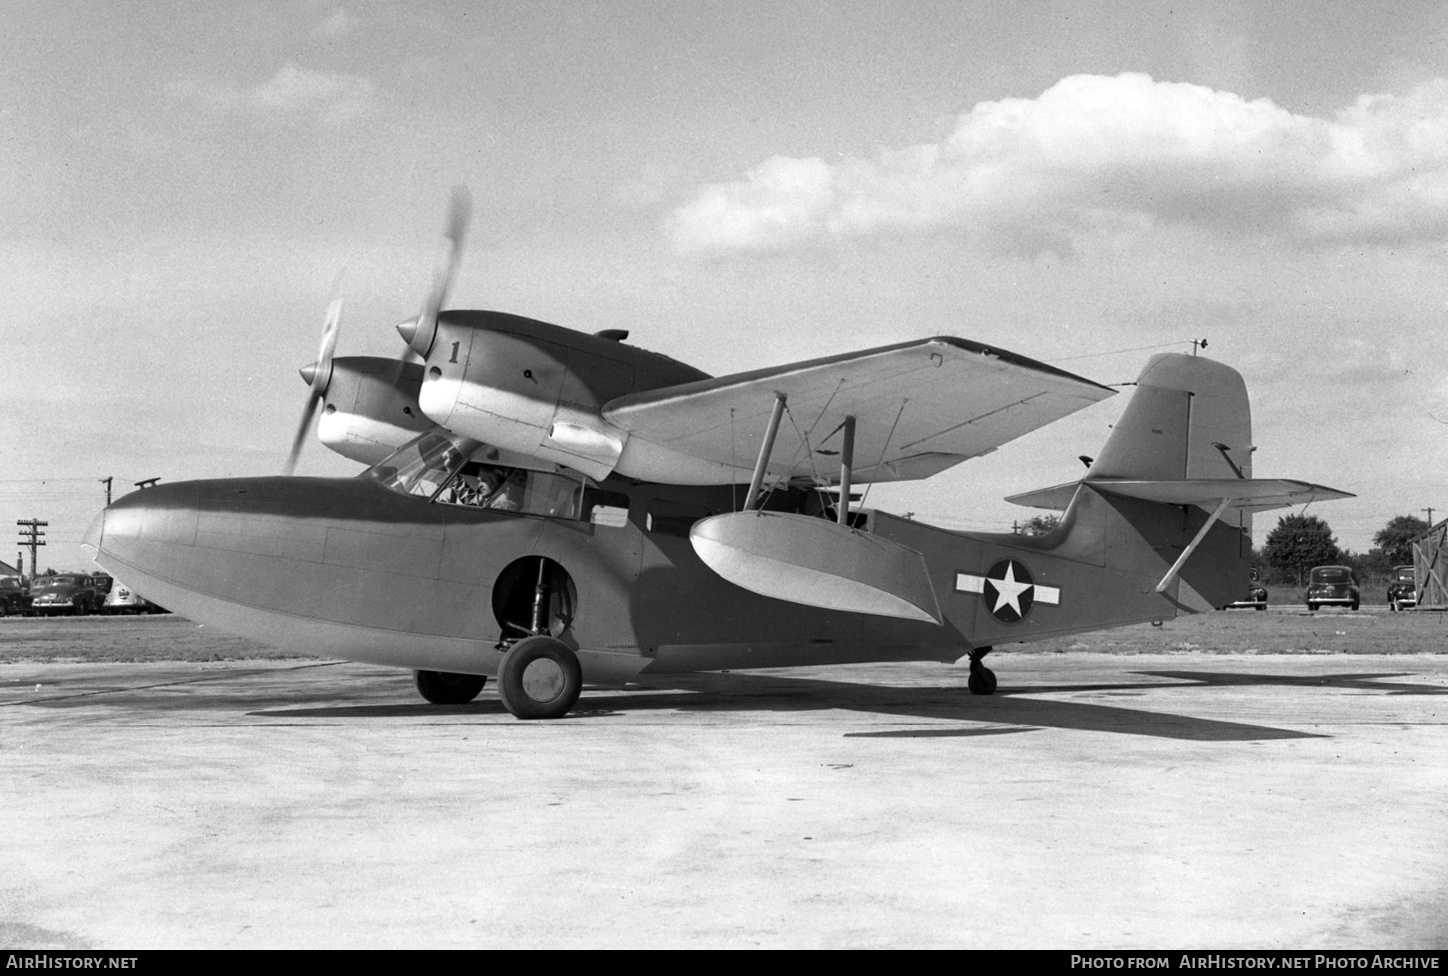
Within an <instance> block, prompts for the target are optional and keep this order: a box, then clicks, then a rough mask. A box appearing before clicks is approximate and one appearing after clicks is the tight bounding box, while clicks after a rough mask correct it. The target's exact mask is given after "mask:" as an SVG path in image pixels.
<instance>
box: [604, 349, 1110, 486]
mask: <svg viewBox="0 0 1448 976" xmlns="http://www.w3.org/2000/svg"><path fill="white" fill-rule="evenodd" d="M1114 392H1115V391H1114V390H1112V389H1110V388H1108V387H1105V386H1101V385H1099V384H1097V383H1093V382H1091V381H1090V380H1087V379H1084V378H1082V377H1080V376H1076V375H1074V374H1072V373H1067V372H1065V371H1063V370H1060V369H1056V368H1055V367H1054V366H1048V365H1046V364H1045V363H1040V362H1036V361H1035V360H1032V359H1027V358H1025V357H1024V356H1017V355H1015V354H1013V353H1009V352H1005V351H1003V350H999V349H995V348H992V347H989V346H985V345H981V344H979V343H974V342H969V341H967V340H964V339H955V338H950V337H945V336H939V337H935V338H931V339H922V340H916V341H913V342H906V343H901V344H898V345H893V346H882V347H880V348H877V349H867V350H864V351H861V352H854V353H847V354H844V355H839V356H831V357H828V358H825V359H816V360H811V361H809V362H803V363H795V364H793V365H788V366H780V367H776V368H773V369H764V370H756V371H753V372H748V373H737V374H734V375H732V376H722V377H718V378H715V379H708V380H699V381H697V382H693V383H686V384H682V385H679V386H671V387H665V388H662V389H657V390H650V391H647V392H643V393H635V394H630V395H627V396H622V397H618V398H617V399H614V400H611V401H610V402H608V403H606V404H605V405H604V407H603V417H604V419H605V420H607V421H608V422H610V423H612V424H614V425H615V426H617V427H619V428H621V429H623V430H625V431H627V432H628V433H629V437H630V442H631V443H632V442H633V441H644V442H647V443H649V444H652V445H655V446H656V447H658V448H661V449H663V451H664V452H666V453H669V454H675V455H682V456H685V457H688V458H692V459H698V460H702V461H706V462H709V463H712V464H717V465H721V466H727V467H731V468H735V469H740V470H743V471H748V470H749V468H750V467H751V466H752V465H753V464H754V460H755V457H756V456H757V454H758V451H759V447H760V444H761V442H762V440H763V437H764V432H765V430H766V427H767V425H768V421H769V418H770V415H771V412H772V410H773V408H774V404H775V401H776V398H777V397H783V398H784V400H785V410H786V415H785V420H784V422H783V423H781V425H780V427H779V434H778V438H777V440H776V441H775V445H774V450H773V451H772V453H771V458H772V460H771V462H770V463H769V465H768V471H769V474H770V476H772V477H774V478H812V479H814V480H817V481H829V480H832V476H833V475H834V474H835V471H833V470H832V468H833V462H832V460H831V459H832V458H834V457H837V456H838V455H839V453H840V450H841V442H842V440H843V437H842V434H841V429H842V427H843V425H844V423H845V420H846V418H849V417H854V418H855V419H856V430H855V443H854V457H855V467H854V476H853V477H854V480H856V481H903V480H912V479H918V478H925V477H929V476H930V475H933V474H935V473H936V472H939V471H942V470H944V469H946V468H948V467H951V466H952V465H955V464H959V463H960V462H961V461H964V460H966V459H967V458H972V457H978V456H980V455H982V454H987V453H989V452H990V451H993V450H995V449H996V448H997V447H999V446H1000V445H1002V444H1004V443H1006V442H1007V441H1011V440H1014V439H1015V438H1017V437H1020V436H1021V435H1023V434H1027V433H1029V432H1031V431H1033V430H1035V429H1036V428H1038V427H1042V426H1045V425H1046V424H1049V423H1051V422H1052V421H1055V420H1059V419H1060V418H1062V417H1064V416H1066V415H1068V414H1071V413H1074V412H1075V411H1077V410H1080V409H1082V408H1083V407H1087V406H1090V405H1091V404H1092V403H1095V402H1097V401H1099V400H1103V399H1105V398H1106V397H1108V396H1111V395H1112V394H1113V393H1114ZM815 455H825V457H824V458H819V457H816V456H815Z"/></svg>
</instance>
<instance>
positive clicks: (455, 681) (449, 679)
mask: <svg viewBox="0 0 1448 976" xmlns="http://www.w3.org/2000/svg"><path fill="white" fill-rule="evenodd" d="M415 677H416V679H417V690H418V691H419V692H421V693H422V697H424V698H426V699H427V700H428V701H430V702H432V703H433V704H434V705H466V704H467V703H468V702H470V701H472V700H473V699H474V698H476V697H478V693H479V692H481V691H482V690H483V685H485V684H487V681H488V679H487V678H485V677H483V676H482V675H481V674H454V673H453V672H451V671H418V672H417V673H416V675H415Z"/></svg>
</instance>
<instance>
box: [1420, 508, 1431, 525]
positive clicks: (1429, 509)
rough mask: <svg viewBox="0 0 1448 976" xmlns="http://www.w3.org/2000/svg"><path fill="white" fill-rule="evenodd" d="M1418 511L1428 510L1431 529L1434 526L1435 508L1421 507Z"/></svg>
mask: <svg viewBox="0 0 1448 976" xmlns="http://www.w3.org/2000/svg"><path fill="white" fill-rule="evenodd" d="M1418 511H1420V512H1427V513H1428V528H1430V529H1431V528H1432V527H1433V509H1432V508H1431V507H1429V508H1420V509H1418Z"/></svg>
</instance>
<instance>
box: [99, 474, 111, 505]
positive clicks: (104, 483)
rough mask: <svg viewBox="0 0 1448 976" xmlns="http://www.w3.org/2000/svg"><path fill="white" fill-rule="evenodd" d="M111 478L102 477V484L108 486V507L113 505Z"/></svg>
mask: <svg viewBox="0 0 1448 976" xmlns="http://www.w3.org/2000/svg"><path fill="white" fill-rule="evenodd" d="M111 480H112V479H111V478H109V477H106V478H102V479H101V484H103V485H105V486H106V508H110V507H111Z"/></svg>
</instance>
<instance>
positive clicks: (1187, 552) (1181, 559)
mask: <svg viewBox="0 0 1448 976" xmlns="http://www.w3.org/2000/svg"><path fill="white" fill-rule="evenodd" d="M1233 501H1234V499H1231V498H1223V499H1222V500H1221V501H1220V502H1219V503H1218V504H1217V508H1216V511H1214V512H1212V517H1211V518H1209V519H1207V520H1206V522H1204V523H1203V524H1202V527H1201V529H1199V530H1198V531H1197V535H1196V538H1194V539H1192V541H1191V542H1190V543H1189V544H1188V545H1187V547H1186V548H1185V549H1183V550H1182V554H1181V555H1180V556H1178V557H1177V561H1176V562H1174V563H1172V564H1171V569H1169V570H1167V571H1166V575H1165V576H1163V577H1162V578H1161V582H1160V583H1158V584H1156V592H1158V593H1165V592H1166V588H1167V587H1168V586H1171V584H1172V581H1173V580H1175V579H1176V578H1177V574H1178V573H1180V572H1181V571H1182V566H1183V565H1184V564H1185V563H1186V561H1187V558H1188V557H1189V556H1191V554H1192V553H1194V552H1196V551H1197V546H1199V545H1201V544H1202V540H1203V539H1205V538H1206V537H1207V531H1208V530H1209V529H1210V528H1211V527H1212V526H1213V525H1214V524H1215V523H1216V521H1217V519H1219V518H1221V517H1222V513H1223V512H1225V511H1226V510H1227V506H1228V505H1230V504H1232V502H1233Z"/></svg>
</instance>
